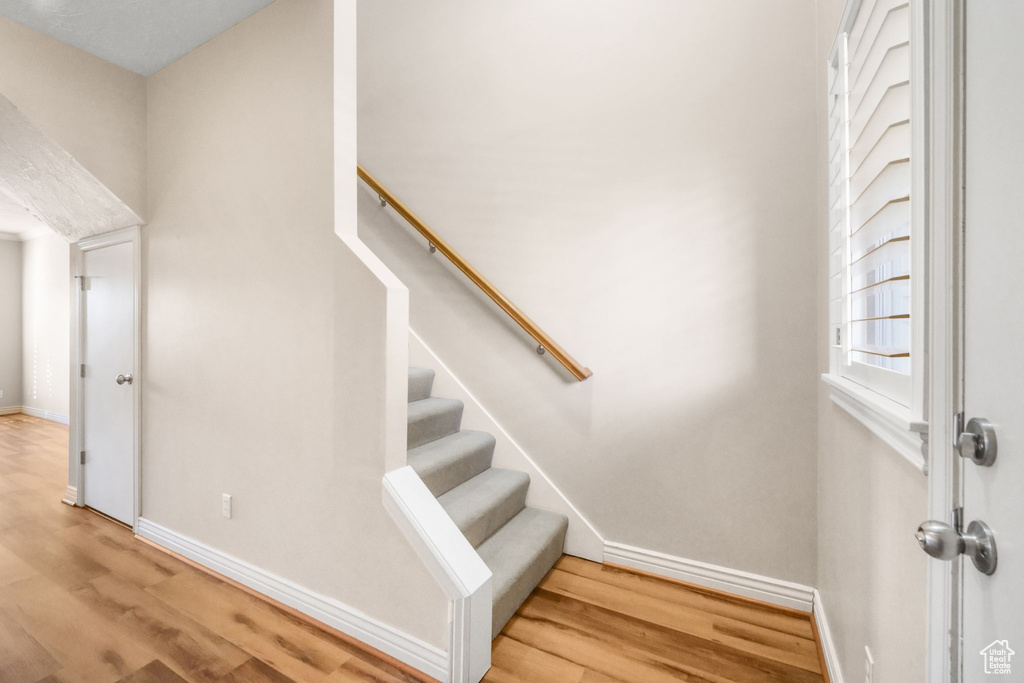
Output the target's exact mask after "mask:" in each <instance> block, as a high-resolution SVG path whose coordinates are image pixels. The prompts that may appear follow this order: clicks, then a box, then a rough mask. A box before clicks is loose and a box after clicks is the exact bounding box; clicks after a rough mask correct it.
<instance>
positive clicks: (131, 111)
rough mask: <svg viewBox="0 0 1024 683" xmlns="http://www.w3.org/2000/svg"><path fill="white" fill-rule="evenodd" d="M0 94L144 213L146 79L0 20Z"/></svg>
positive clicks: (143, 215)
mask: <svg viewBox="0 0 1024 683" xmlns="http://www.w3.org/2000/svg"><path fill="white" fill-rule="evenodd" d="M0 93H2V94H3V95H4V96H6V97H7V99H9V100H11V102H13V103H14V104H15V106H17V107H18V109H20V110H21V111H22V112H23V113H24V114H25V115H26V116H28V118H29V119H31V120H32V121H33V122H34V123H35V124H36V125H37V126H39V127H40V128H41V129H42V130H43V131H44V132H45V133H47V134H48V135H49V136H50V137H52V138H53V139H54V140H56V141H57V143H58V144H60V145H61V146H62V147H63V148H64V149H65V150H67V151H68V152H69V153H70V154H71V156H73V157H74V158H75V159H76V160H78V162H79V163H81V164H82V165H83V166H84V167H85V168H86V169H88V170H89V171H90V172H91V173H92V174H93V175H94V176H96V178H98V179H99V181H100V182H102V183H103V184H104V185H106V186H107V187H108V188H110V190H111V191H112V192H113V193H114V194H115V195H117V196H118V197H119V198H120V199H121V200H122V201H123V202H125V203H126V204H127V205H128V206H129V207H131V209H132V210H133V211H135V213H136V214H138V215H139V216H141V217H142V218H143V219H145V218H146V217H147V216H146V79H145V78H143V77H142V76H139V75H138V74H135V73H132V72H131V71H128V70H127V69H122V68H121V67H119V66H115V65H113V64H111V63H109V62H106V61H103V60H102V59H100V58H98V57H94V56H92V55H90V54H88V53H86V52H83V51H81V50H79V49H77V48H74V47H71V46H70V45H67V44H65V43H62V42H60V41H58V40H56V39H54V38H50V37H49V36H46V35H44V34H42V33H38V32H36V31H33V30H32V29H29V28H26V27H24V26H22V25H20V24H17V23H15V22H13V21H11V20H10V19H6V18H3V17H0Z"/></svg>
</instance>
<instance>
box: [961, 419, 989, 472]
mask: <svg viewBox="0 0 1024 683" xmlns="http://www.w3.org/2000/svg"><path fill="white" fill-rule="evenodd" d="M956 449H957V450H958V451H959V452H960V456H961V457H964V458H967V459H968V460H971V461H972V462H973V463H974V464H975V465H978V466H979V467H991V466H992V463H994V462H995V461H996V429H995V427H993V426H992V423H991V422H989V421H988V420H986V419H985V418H983V417H972V418H971V420H970V421H969V422H968V423H967V429H965V430H964V431H963V433H962V434H961V435H960V436H959V437H957V440H956Z"/></svg>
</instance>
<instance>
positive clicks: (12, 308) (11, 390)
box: [0, 225, 21, 410]
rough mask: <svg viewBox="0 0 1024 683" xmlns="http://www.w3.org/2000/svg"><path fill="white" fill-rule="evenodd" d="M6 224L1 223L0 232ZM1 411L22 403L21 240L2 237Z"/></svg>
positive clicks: (0, 292)
mask: <svg viewBox="0 0 1024 683" xmlns="http://www.w3.org/2000/svg"><path fill="white" fill-rule="evenodd" d="M2 231H3V225H0V232H2ZM0 391H3V392H4V395H3V397H0V410H2V409H3V408H10V407H12V406H20V405H21V242H17V241H15V240H11V239H3V238H0Z"/></svg>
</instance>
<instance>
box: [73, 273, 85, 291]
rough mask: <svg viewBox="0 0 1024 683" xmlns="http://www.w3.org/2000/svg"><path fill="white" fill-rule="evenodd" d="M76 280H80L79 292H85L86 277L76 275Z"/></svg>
mask: <svg viewBox="0 0 1024 683" xmlns="http://www.w3.org/2000/svg"><path fill="white" fill-rule="evenodd" d="M75 279H76V280H78V290H79V291H81V292H84V291H85V276H84V275H76V276H75Z"/></svg>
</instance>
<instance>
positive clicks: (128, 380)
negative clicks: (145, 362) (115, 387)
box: [117, 375, 132, 384]
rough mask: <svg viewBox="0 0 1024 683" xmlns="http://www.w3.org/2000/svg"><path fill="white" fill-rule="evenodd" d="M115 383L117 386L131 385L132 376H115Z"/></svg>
mask: <svg viewBox="0 0 1024 683" xmlns="http://www.w3.org/2000/svg"><path fill="white" fill-rule="evenodd" d="M117 383H118V384H131V383H132V376H131V375H118V376H117Z"/></svg>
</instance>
